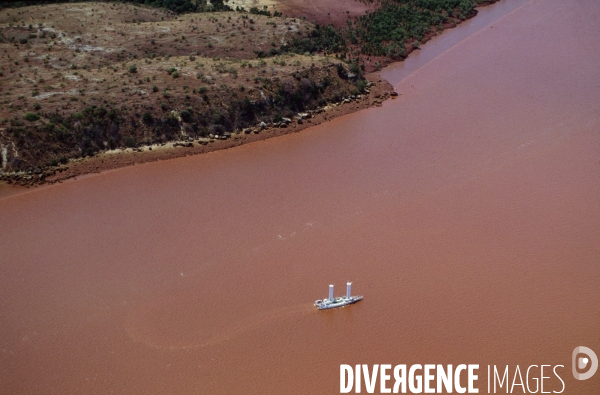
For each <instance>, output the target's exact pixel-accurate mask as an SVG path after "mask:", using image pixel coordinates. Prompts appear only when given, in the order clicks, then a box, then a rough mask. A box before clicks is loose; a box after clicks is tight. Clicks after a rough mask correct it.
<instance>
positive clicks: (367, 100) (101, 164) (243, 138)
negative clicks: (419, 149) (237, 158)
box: [0, 73, 395, 187]
mask: <svg viewBox="0 0 600 395" xmlns="http://www.w3.org/2000/svg"><path fill="white" fill-rule="evenodd" d="M366 78H367V80H368V81H369V82H371V83H372V85H371V87H370V93H368V94H363V95H359V96H360V97H355V98H354V99H352V98H347V99H344V100H342V101H341V102H340V103H334V104H329V105H327V106H325V107H323V108H319V109H317V110H314V111H312V112H309V114H310V115H309V117H307V118H305V119H303V120H302V121H300V122H299V121H298V120H297V119H294V120H292V122H291V123H289V124H288V125H285V126H276V125H274V124H270V125H268V126H267V127H266V128H264V129H262V130H261V128H260V127H258V125H256V126H255V127H254V128H249V129H250V130H246V131H238V132H237V133H232V134H231V137H230V138H228V139H227V140H218V139H212V138H211V139H195V140H192V141H172V142H168V143H164V144H153V145H148V146H143V147H138V148H124V149H117V150H112V151H104V152H100V153H98V154H96V155H94V156H91V157H87V158H81V159H75V160H70V161H69V162H68V163H67V164H65V165H62V166H57V167H56V168H53V169H49V170H45V171H42V172H40V173H39V174H35V173H29V172H24V173H15V174H7V175H4V178H5V179H4V180H2V181H0V183H4V184H9V185H19V186H25V187H33V186H37V185H43V184H54V183H57V182H62V181H65V180H68V179H71V178H75V177H78V176H83V175H86V174H92V173H100V172H103V171H107V170H113V169H118V168H121V167H126V166H132V165H136V164H142V163H148V162H155V161H159V160H168V159H175V158H180V157H184V156H189V155H198V154H205V153H208V152H213V151H218V150H222V149H228V148H233V147H237V146H240V145H242V144H248V143H253V142H256V141H261V140H265V139H269V138H273V137H277V136H282V135H285V134H289V133H297V132H300V131H301V130H304V129H306V128H308V127H311V126H316V125H319V124H322V123H324V122H327V121H330V120H332V119H335V118H337V117H341V116H343V115H346V114H351V113H354V112H356V111H360V110H363V109H366V108H370V107H376V106H381V105H382V102H383V101H384V100H386V99H388V98H390V97H391V98H395V93H394V91H393V87H392V85H390V84H389V83H388V82H387V81H385V80H383V79H381V77H380V76H379V73H372V74H368V75H366Z"/></svg>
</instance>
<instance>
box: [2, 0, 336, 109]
mask: <svg viewBox="0 0 600 395" xmlns="http://www.w3.org/2000/svg"><path fill="white" fill-rule="evenodd" d="M310 28H311V25H310V24H309V23H307V22H303V21H300V20H297V19H285V18H267V17H264V16H257V15H244V14H240V13H235V12H227V13H204V14H189V15H184V16H175V15H173V14H171V13H169V12H168V11H164V10H160V9H153V8H145V7H138V6H133V5H128V4H110V3H75V4H57V5H46V6H32V7H24V8H19V9H15V10H3V11H2V12H0V29H1V31H0V34H2V36H1V38H2V43H0V64H1V65H2V66H0V71H1V72H2V76H1V77H0V89H1V90H0V119H4V120H8V119H10V118H12V117H14V116H15V115H17V116H20V115H24V114H25V113H26V112H31V111H35V110H36V109H42V111H44V112H55V111H58V112H60V113H71V112H73V111H77V110H78V109H80V108H83V107H85V106H88V105H93V104H102V103H104V104H110V105H112V106H118V105H119V104H120V103H127V104H128V105H131V104H140V105H143V104H152V105H154V104H155V103H156V101H157V98H160V97H161V96H163V94H164V93H165V92H166V94H167V95H169V94H174V93H176V92H178V93H184V94H187V91H189V94H191V93H192V92H193V90H197V89H200V88H201V87H205V88H206V89H208V90H209V91H210V90H211V89H212V88H214V87H221V86H222V85H227V86H232V87H235V88H239V86H243V87H244V88H245V89H252V87H253V86H254V84H255V82H254V81H255V77H261V78H262V77H267V78H276V77H282V76H285V75H289V74H291V73H294V72H295V71H299V70H303V69H306V68H308V67H311V66H313V65H314V66H317V67H319V66H321V65H323V64H328V63H330V61H329V60H328V59H325V58H320V57H305V56H280V57H276V58H269V59H266V60H264V61H261V60H260V59H256V54H255V51H264V52H268V51H269V50H270V49H271V48H273V47H274V46H276V47H279V46H280V45H281V44H283V43H285V42H286V40H288V39H289V38H290V37H291V36H292V35H297V34H303V33H304V32H307V31H309V29H310ZM34 36H35V37H34ZM23 40H27V42H26V43H20V41H21V42H24V41H23ZM172 69H176V71H175V72H171V73H169V70H172ZM134 70H135V72H133V71H134ZM174 76H178V78H174ZM186 87H187V88H186ZM156 89H158V92H153V90H156ZM148 102H151V103H148Z"/></svg>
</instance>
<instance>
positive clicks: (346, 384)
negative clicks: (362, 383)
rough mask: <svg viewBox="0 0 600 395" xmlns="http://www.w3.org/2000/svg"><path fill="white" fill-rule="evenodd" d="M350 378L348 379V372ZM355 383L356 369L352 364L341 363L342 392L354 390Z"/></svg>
mask: <svg viewBox="0 0 600 395" xmlns="http://www.w3.org/2000/svg"><path fill="white" fill-rule="evenodd" d="M345 372H347V373H348V376H347V377H348V380H346V373H345ZM353 384H354V371H353V370H352V366H350V365H340V393H342V394H347V393H348V392H350V391H351V390H352V385H353Z"/></svg>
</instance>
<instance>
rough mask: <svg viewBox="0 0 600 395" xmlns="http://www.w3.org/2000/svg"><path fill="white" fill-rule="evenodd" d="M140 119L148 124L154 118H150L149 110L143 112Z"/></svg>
mask: <svg viewBox="0 0 600 395" xmlns="http://www.w3.org/2000/svg"><path fill="white" fill-rule="evenodd" d="M142 121H143V122H144V123H145V124H146V125H150V124H151V123H152V122H153V121H154V119H153V118H152V114H150V113H149V112H145V113H144V115H142Z"/></svg>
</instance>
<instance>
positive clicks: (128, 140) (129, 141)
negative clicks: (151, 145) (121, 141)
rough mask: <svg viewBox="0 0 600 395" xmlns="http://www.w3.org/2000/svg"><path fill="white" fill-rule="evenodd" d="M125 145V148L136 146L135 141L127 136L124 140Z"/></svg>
mask: <svg viewBox="0 0 600 395" xmlns="http://www.w3.org/2000/svg"><path fill="white" fill-rule="evenodd" d="M125 145H126V146H127V147H135V146H136V145H137V141H136V139H135V137H133V136H128V137H126V138H125Z"/></svg>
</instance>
